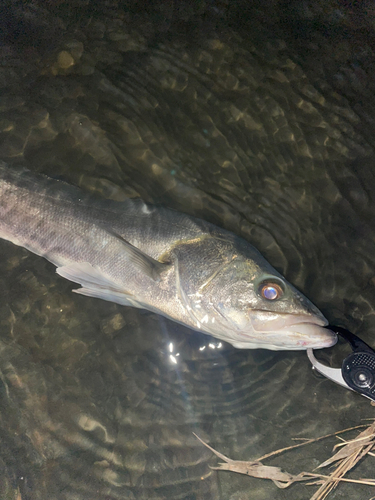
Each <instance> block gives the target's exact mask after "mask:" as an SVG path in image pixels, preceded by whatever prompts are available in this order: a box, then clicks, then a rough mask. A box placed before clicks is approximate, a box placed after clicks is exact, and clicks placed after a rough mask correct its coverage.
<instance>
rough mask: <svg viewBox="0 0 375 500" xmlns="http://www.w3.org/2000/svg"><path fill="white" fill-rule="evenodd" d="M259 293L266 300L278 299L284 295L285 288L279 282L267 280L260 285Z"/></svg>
mask: <svg viewBox="0 0 375 500" xmlns="http://www.w3.org/2000/svg"><path fill="white" fill-rule="evenodd" d="M259 293H260V295H261V297H263V298H264V299H266V300H278V299H281V297H282V296H283V295H284V290H283V288H282V286H281V285H280V284H279V283H275V282H274V281H266V282H263V283H261V284H260V285H259Z"/></svg>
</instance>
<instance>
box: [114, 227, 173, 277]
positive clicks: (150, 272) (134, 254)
mask: <svg viewBox="0 0 375 500" xmlns="http://www.w3.org/2000/svg"><path fill="white" fill-rule="evenodd" d="M107 232H111V233H112V234H113V235H114V236H115V237H116V238H117V239H119V240H121V242H122V244H123V251H124V255H126V257H127V258H128V260H129V262H130V263H131V264H132V265H133V266H135V267H136V268H137V269H138V270H139V271H141V272H142V273H143V274H146V275H147V276H149V277H150V278H151V279H153V280H155V281H160V275H161V273H162V272H163V271H166V270H167V269H168V268H169V267H170V264H168V263H163V262H159V261H158V260H155V259H153V258H152V257H150V256H149V255H147V254H145V253H144V252H142V251H141V250H139V248H137V247H135V246H134V245H132V244H131V243H129V242H128V241H126V240H125V239H124V238H123V237H122V236H120V235H119V234H117V233H115V232H112V231H108V229H107Z"/></svg>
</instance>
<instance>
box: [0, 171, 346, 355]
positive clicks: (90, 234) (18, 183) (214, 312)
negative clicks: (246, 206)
mask: <svg viewBox="0 0 375 500" xmlns="http://www.w3.org/2000/svg"><path fill="white" fill-rule="evenodd" d="M0 237H1V238H4V239H6V240H9V241H11V242H13V243H14V244H16V245H19V246H22V247H24V248H27V249H28V250H30V251H31V252H33V253H35V254H37V255H40V256H42V257H45V258H46V259H47V260H49V261H50V262H52V263H53V264H54V265H55V266H57V273H58V274H60V275H61V276H63V277H65V278H67V279H69V280H71V281H73V282H75V283H79V284H80V285H81V288H79V289H77V290H74V291H75V292H76V293H80V294H83V295H88V296H91V297H97V298H101V299H104V300H109V301H112V302H116V303H119V304H123V305H127V306H133V307H139V308H143V309H148V310H150V311H153V312H156V313H158V314H162V315H164V316H166V317H168V318H170V319H172V320H174V321H177V322H179V323H182V324H184V325H187V326H189V327H190V328H192V329H194V330H199V331H202V332H205V333H208V334H210V335H212V336H214V337H216V338H218V339H221V340H224V341H226V342H229V343H231V344H232V345H233V346H235V347H238V348H249V349H251V348H267V349H272V350H279V349H287V350H289V349H307V348H323V347H329V346H331V345H333V344H334V343H335V342H336V335H335V334H334V333H332V332H330V331H329V330H327V329H325V328H323V327H324V326H325V325H326V324H327V321H326V319H325V318H324V317H323V315H322V314H321V313H320V311H319V310H318V309H317V308H316V307H315V306H314V305H313V304H312V303H311V302H310V301H309V300H308V299H307V298H306V297H304V296H303V295H302V294H301V293H300V292H299V291H298V290H297V289H295V288H294V287H293V286H292V285H291V284H289V283H288V282H287V281H286V280H285V278H283V277H282V276H281V275H280V274H279V273H278V272H277V271H276V270H275V269H274V268H273V267H272V266H271V265H270V264H269V263H268V262H267V261H266V260H265V259H264V258H263V257H262V255H261V254H260V253H259V252H258V251H257V250H256V249H255V248H254V247H253V246H252V245H251V244H249V243H248V242H247V241H245V240H243V239H241V238H239V237H237V236H235V235H234V234H232V233H230V232H228V231H225V230H223V229H220V228H218V227H216V226H214V225H213V224H210V223H208V222H205V221H203V220H200V219H196V218H193V217H190V216H188V215H184V214H181V213H178V212H175V211H173V210H169V209H166V208H160V207H153V206H151V205H147V204H145V203H144V202H143V201H141V200H133V199H132V200H130V199H129V200H127V201H125V202H115V201H111V200H100V199H97V198H95V197H93V196H92V195H88V194H85V193H84V192H82V191H81V190H80V189H78V188H75V187H73V186H70V185H68V184H66V183H64V182H61V181H57V180H53V179H50V178H48V177H45V176H42V175H38V174H33V173H31V172H29V171H27V170H21V171H20V170H15V169H10V168H9V167H7V166H6V165H5V164H4V163H1V162H0Z"/></svg>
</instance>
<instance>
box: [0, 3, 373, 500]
mask: <svg viewBox="0 0 375 500" xmlns="http://www.w3.org/2000/svg"><path fill="white" fill-rule="evenodd" d="M217 8H218V7H217ZM221 8H222V9H224V7H223V6H221ZM208 12H209V16H208V17H209V19H211V23H210V22H208V21H207V20H206V21H204V22H208V24H207V25H204V27H205V29H203V27H201V29H200V34H199V36H197V37H196V38H194V37H192V36H189V33H185V32H182V33H181V30H179V29H177V28H178V26H176V25H175V24H174V23H175V21H173V19H172V20H171V19H170V20H169V21H168V23H169V24H168V23H167V25H166V26H164V25H163V26H164V27H163V28H161V27H160V30H161V32H162V33H163V36H160V33H159V38H158V37H157V39H156V41H157V42H158V43H156V42H155V40H154V39H152V37H151V35H150V34H149V31H148V30H150V31H152V30H151V28H150V26H152V27H153V29H156V28H155V26H159V25H158V23H159V21H158V20H156V21H155V18H154V17H153V15H154V14H155V12H154V14H152V13H149V12H146V14H143V17H142V16H141V14H140V13H139V12H138V13H137V15H138V16H141V17H137V16H136V15H135V14H134V13H133V14H134V15H131V14H129V13H128V15H127V16H124V14H123V13H121V9H120V10H116V9H115V8H114V9H113V10H105V9H103V12H96V15H94V16H90V15H88V14H87V12H86V11H85V10H84V9H83V11H82V12H81V14H80V17H79V22H76V23H75V24H74V23H73V21H72V17H70V18H69V15H71V13H69V11H68V10H67V11H63V10H62V11H61V12H60V14H59V15H60V16H61V18H60V21H61V19H62V21H61V22H62V23H63V25H64V26H63V27H62V26H61V25H60V24H59V22H60V21H58V20H57V17H56V11H55V10H53V9H52V8H51V10H50V12H49V14H48V11H46V12H44V13H43V14H42V12H41V11H38V9H36V11H35V13H34V14H33V16H34V17H33V16H31V21H30V23H31V24H32V23H35V24H36V25H37V24H38V23H37V20H38V22H39V23H42V24H43V23H44V31H43V33H44V35H43V37H46V39H47V41H45V40H44V38H43V37H42V35H37V30H36V31H35V32H33V33H32V36H33V37H38V36H39V37H42V38H41V39H40V38H39V39H38V40H39V44H37V43H31V41H32V40H33V39H31V41H29V42H28V43H29V49H28V51H26V52H25V50H24V47H23V50H20V45H19V43H20V41H19V40H18V41H17V40H16V42H17V43H18V45H17V43H16V44H15V45H12V44H9V46H6V47H7V48H6V50H5V48H3V52H2V58H3V67H2V68H1V71H0V79H1V82H2V85H3V92H2V95H3V97H2V101H1V105H0V110H1V116H0V124H1V134H0V139H1V150H0V151H1V158H2V159H4V160H5V161H7V162H9V163H10V164H25V165H26V166H27V167H28V168H30V169H32V170H37V171H40V172H43V173H46V174H48V175H50V176H53V177H56V178H63V179H65V180H67V181H68V182H71V183H74V184H76V185H79V186H81V187H82V188H84V189H86V190H91V191H95V192H97V193H98V194H100V195H102V196H104V197H107V198H113V199H117V200H121V199H124V198H125V197H127V196H133V197H134V196H141V197H142V198H143V199H145V200H146V201H149V202H153V203H158V204H162V205H166V206H169V207H172V208H174V209H176V210H180V211H184V212H186V213H189V214H192V215H195V216H199V217H201V218H203V219H205V220H208V221H211V222H214V223H216V224H218V225H220V226H221V227H224V228H226V229H230V230H231V231H233V232H235V233H237V234H239V235H241V236H243V237H245V238H246V239H248V240H249V241H251V242H252V243H253V244H254V245H256V246H257V247H258V248H259V250H260V251H261V252H262V253H263V254H264V255H265V256H266V257H267V258H268V260H270V262H271V263H272V264H273V265H274V266H275V267H276V268H277V269H278V270H280V272H282V273H283V274H284V275H285V276H286V277H287V279H288V280H289V281H291V282H293V283H294V284H295V285H296V286H297V287H298V288H300V289H301V290H302V291H303V292H304V293H305V294H306V295H307V296H308V297H309V298H310V299H311V300H312V301H313V302H314V303H315V304H316V305H317V306H318V307H320V309H321V310H322V311H323V312H324V314H325V315H326V316H327V318H328V319H329V321H330V322H332V323H339V324H342V325H344V326H346V327H347V328H350V329H351V330H352V331H354V332H355V333H358V334H359V335H360V336H362V337H363V338H364V340H366V341H367V342H368V343H370V344H374V340H373V333H372V332H373V331H374V326H375V325H374V321H375V319H374V317H375V316H374V314H373V313H374V303H375V300H374V299H375V293H374V291H375V289H374V285H375V281H374V276H375V272H374V269H375V262H374V255H375V252H374V250H375V248H374V235H375V231H374V229H375V226H374V216H373V213H374V212H373V195H372V191H373V189H372V186H373V185H374V177H373V167H372V161H373V155H374V152H373V144H372V140H371V137H370V135H371V134H370V132H371V127H370V125H369V124H371V116H373V115H371V110H372V106H373V103H372V102H371V100H368V105H367V107H366V110H365V111H366V112H367V114H366V113H365V111H364V110H363V105H362V107H361V106H360V105H359V104H357V102H356V101H353V99H354V97H353V95H355V93H354V94H353V93H352V94H350V92H349V91H350V90H352V88H353V87H355V85H354V83H356V81H355V82H354V83H353V85H352V87H351V86H350V85H349V86H347V87H345V88H344V89H343V91H342V92H341V93H338V92H337V88H333V87H331V86H330V85H333V84H334V82H335V81H336V80H338V79H339V76H340V75H341V73H340V71H339V70H338V69H337V68H335V67H333V64H332V67H333V69H332V71H331V73H330V71H329V68H327V67H326V68H325V71H326V72H327V75H326V76H325V78H323V76H324V75H323V73H322V61H320V60H319V64H318V58H316V59H314V54H315V52H314V50H315V49H314V47H313V48H311V47H310V52H308V54H306V57H305V58H304V57H302V56H301V53H302V51H301V50H300V47H299V45H298V43H296V44H294V42H293V43H292V42H291V41H290V40H289V41H288V42H287V43H285V42H284V41H283V40H281V39H280V37H279V36H275V35H274V34H273V31H272V30H271V29H270V31H269V32H267V31H262V30H259V25H258V24H256V21H255V20H254V22H253V24H251V22H250V21H248V22H249V23H250V25H251V26H253V27H254V30H253V31H249V30H246V29H244V27H243V26H240V25H238V26H236V25H234V26H233V23H232V25H231V23H226V22H225V21H223V20H221V19H220V15H221V11H220V9H219V10H218V12H216V13H212V11H210V9H208ZM16 13H17V15H16V14H15V17H17V16H19V18H22V16H25V12H23V13H22V12H20V11H16ZM181 15H182V14H181ZM184 15H185V14H184ZM191 15H192V14H191V13H190V14H186V16H187V17H189V16H191ZM43 16H44V17H43ZM64 16H66V17H64ZM132 16H133V17H132ZM148 16H149V17H148ZM210 16H211V17H210ZM215 16H216V17H215ZM198 17H199V16H198ZM167 18H168V16H167V15H166V14H165V15H164V19H167ZM29 19H30V17H29ZM67 19H69V20H70V23H71V24H70V23H69V22H68V21H67ZM157 19H159V18H157ZM193 19H195V18H194V16H193ZM249 19H250V18H249ZM214 21H215V22H214ZM14 22H15V24H17V23H16V21H14ZM147 22H149V24H150V26H149V24H147ZM202 22H203V21H202ZM215 23H216V24H215ZM45 26H49V27H50V31H48V29H47V28H46V27H45ZM59 26H60V29H58V27H59ZM73 26H74V29H73ZM147 26H148V28H147V29H146V27H147ZM63 28H64V29H63ZM224 28H225V29H224ZM24 29H26V30H27V25H26V28H25V25H24ZM191 29H192V30H193V32H194V29H193V28H191ZM194 33H195V32H194ZM30 36H31V35H30ZM21 41H22V40H21ZM328 42H329V41H327V44H328ZM22 43H23V44H25V42H24V41H23V42H22ZM49 44H50V46H49ZM31 47H33V48H31ZM326 52H327V53H328V52H329V51H328V50H327V51H326ZM318 54H319V52H318ZM323 56H324V57H326V58H327V57H328V56H327V54H326V53H324V54H323ZM323 56H322V60H324V58H323ZM333 60H334V61H336V63H337V58H335V57H333ZM314 61H317V62H316V67H315V66H314V64H313V63H314ZM314 69H315V71H314ZM335 71H336V73H335ZM356 71H357V70H356ZM332 75H333V76H332ZM350 75H351V74H350V73H349V76H350ZM334 77H335V78H336V80H335V78H334ZM352 81H353V79H352ZM362 87H363V88H366V89H368V87H366V85H362ZM362 87H358V86H357V94H358V96H360V95H362V94H361V90H362ZM348 95H349V97H351V100H349V101H348V100H347V99H346V98H345V96H348ZM366 97H367V98H368V95H366ZM359 101H360V97H358V102H359ZM0 250H1V253H2V256H3V257H2V259H1V261H0V277H1V278H0V279H1V301H0V322H1V343H0V370H1V372H0V373H1V384H0V408H1V413H0V418H1V427H0V436H1V442H2V447H1V451H0V465H1V468H0V474H1V483H0V497H1V498H6V499H8V498H9V499H13V498H17V499H19V498H22V500H28V499H30V500H45V499H54V500H55V499H56V500H60V499H61V500H73V499H74V500H86V499H90V500H104V499H105V500H112V499H121V500H123V499H134V500H142V499H150V500H156V499H157V500H161V499H176V500H177V499H183V500H199V499H205V500H209V499H212V500H227V499H230V500H242V499H245V498H246V499H248V498H250V499H252V500H264V499H269V498H274V499H277V500H279V499H280V500H281V499H284V498H288V499H293V498H295V499H298V500H301V499H305V498H306V499H308V498H310V496H311V495H312V494H313V488H311V487H307V486H303V485H298V486H295V487H293V488H292V489H290V490H289V489H288V490H278V489H277V488H276V487H275V486H274V485H273V484H272V483H268V482H266V481H261V480H256V479H252V478H248V477H245V476H240V475H235V474H230V473H225V472H222V473H216V472H213V471H211V470H210V469H209V467H208V465H214V464H216V463H217V461H216V459H215V458H214V457H213V456H212V454H211V452H209V451H208V450H207V449H205V448H204V447H203V446H202V445H201V444H200V443H199V442H198V441H197V440H196V438H195V437H194V436H193V434H192V433H193V432H195V433H197V434H198V435H199V436H201V437H202V438H203V439H204V440H206V441H207V442H209V443H210V444H211V445H212V446H213V447H214V448H216V449H218V450H219V451H221V452H222V453H224V454H226V455H227V456H229V457H231V458H233V459H238V460H253V459H256V458H257V457H259V456H261V455H263V454H265V453H267V452H269V451H272V450H274V449H277V448H281V447H284V446H288V445H290V444H292V441H291V438H293V437H318V436H320V435H324V434H328V433H330V432H335V431H337V430H340V429H342V428H346V427H350V426H352V425H358V424H360V423H361V419H362V418H369V417H372V416H373V411H372V409H371V407H370V406H369V402H368V401H367V400H365V399H364V398H361V397H360V396H357V395H355V394H353V393H351V392H349V391H345V390H344V389H341V388H340V387H339V386H336V385H334V384H333V383H331V382H329V381H327V380H324V379H321V378H318V377H317V376H315V375H314V374H313V373H312V372H311V368H310V365H309V362H308V360H307V357H306V355H305V353H299V352H281V353H274V352H268V351H263V350H259V351H238V350H235V349H233V348H232V347H230V346H228V345H226V344H220V343H219V342H217V341H214V340H213V339H212V338H210V337H208V336H205V335H203V334H199V333H197V332H191V331H189V330H188V329H186V328H184V327H182V326H180V325H177V324H174V323H172V322H170V321H168V320H166V319H163V318H161V317H159V316H156V315H153V314H150V313H144V312H142V311H139V310H134V309H131V308H125V307H120V306H117V305H115V304H110V303H106V302H101V301H97V300H94V299H90V298H87V297H80V296H77V295H73V294H72V293H71V289H72V284H71V283H68V282H66V281H64V280H63V279H61V278H59V277H58V276H57V275H56V274H55V273H54V268H53V266H51V265H50V264H48V263H47V262H46V261H44V260H43V259H41V258H39V257H36V256H34V255H31V254H30V253H28V252H27V251H26V250H23V249H21V248H16V247H14V246H13V245H11V244H10V243H8V242H4V241H1V242H0ZM331 351H332V352H334V353H335V354H333V353H332V352H328V354H326V357H327V358H329V357H331V356H334V360H335V361H336V362H337V361H338V360H340V355H339V354H340V353H341V352H342V348H341V347H340V346H338V348H335V349H332V350H331ZM337 366H338V365H337ZM333 444H334V441H330V442H329V443H325V442H324V443H320V444H319V445H316V446H314V447H311V448H306V449H301V450H299V451H296V452H294V453H291V454H290V455H285V456H283V457H282V458H279V459H274V460H272V461H270V462H269V463H270V464H274V465H281V466H282V467H284V468H285V469H286V470H288V471H290V472H295V473H298V472H300V471H302V470H312V469H313V468H314V467H316V465H317V463H318V462H317V461H323V460H324V459H326V458H327V456H329V454H330V451H331V447H332V445H333ZM361 467H362V468H361V472H360V476H361V477H371V476H372V475H373V473H372V470H371V467H370V464H369V461H367V462H365V463H363V464H362V465H361ZM17 495H19V496H18V497H17ZM370 496H371V492H370V489H369V487H363V488H362V487H359V486H358V485H354V486H353V485H340V488H339V489H338V490H337V492H336V493H335V496H333V495H332V498H358V499H362V498H364V499H367V498H369V497H370Z"/></svg>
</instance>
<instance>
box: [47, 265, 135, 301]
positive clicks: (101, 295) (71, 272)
mask: <svg viewBox="0 0 375 500" xmlns="http://www.w3.org/2000/svg"><path fill="white" fill-rule="evenodd" d="M56 272H57V274H59V275H60V276H62V277H63V278H66V279H68V280H70V281H74V283H79V284H80V285H81V286H82V288H78V289H77V290H73V292H75V293H79V294H81V295H87V296H88V297H96V298H98V299H103V300H108V301H110V302H116V303H117V304H122V305H125V306H132V307H143V306H142V305H141V304H140V303H139V302H137V301H136V300H135V298H134V296H133V295H132V294H131V293H129V292H127V291H126V290H124V289H122V288H120V287H119V286H117V285H116V284H115V283H113V282H112V281H110V280H109V279H108V278H107V277H106V276H104V275H103V274H101V273H100V271H98V270H97V269H95V267H93V266H92V265H91V264H89V263H88V262H76V263H73V264H69V265H68V266H61V267H58V268H57V269H56Z"/></svg>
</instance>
